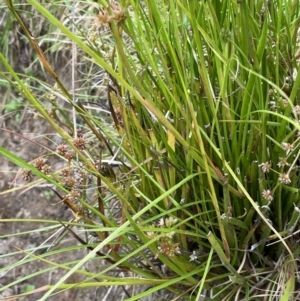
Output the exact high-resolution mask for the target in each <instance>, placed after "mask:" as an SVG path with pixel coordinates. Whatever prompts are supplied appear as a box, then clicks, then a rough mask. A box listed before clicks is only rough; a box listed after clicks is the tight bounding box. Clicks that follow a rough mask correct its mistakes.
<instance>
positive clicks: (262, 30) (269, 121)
mask: <svg viewBox="0 0 300 301" xmlns="http://www.w3.org/2000/svg"><path fill="white" fill-rule="evenodd" d="M5 2H6V5H7V7H8V9H9V10H10V12H11V14H12V15H13V16H14V18H15V20H17V22H18V23H19V24H20V26H21V28H22V31H23V32H24V34H25V36H26V38H27V39H28V41H29V42H30V44H31V46H32V48H33V49H34V51H35V53H36V56H37V60H38V61H39V62H40V63H41V64H42V65H43V67H44V69H45V70H46V71H47V72H48V74H49V75H50V76H51V77H52V82H53V81H54V82H55V85H54V84H51V83H50V82H40V81H39V80H38V79H37V78H31V81H30V82H31V83H35V85H36V84H37V83H38V84H39V85H40V86H42V87H43V88H44V89H45V90H47V91H48V92H47V93H45V94H43V97H41V96H40V95H41V94H40V91H38V92H39V93H37V92H36V91H35V90H33V89H30V87H29V86H28V82H26V81H25V80H26V76H24V75H21V74H18V73H17V72H15V71H14V69H13V68H12V67H11V63H10V62H9V59H8V58H7V57H6V56H5V53H2V54H0V61H1V66H2V67H1V70H2V71H1V73H0V74H1V77H3V78H4V79H5V81H6V82H7V83H9V85H10V86H11V87H12V88H13V89H15V90H17V91H18V92H19V93H20V95H22V97H23V98H24V99H26V101H27V102H28V107H30V109H32V110H35V113H36V114H38V115H40V116H42V117H43V118H44V119H45V120H47V122H48V123H49V124H50V125H51V126H52V128H53V131H54V132H55V133H56V134H57V135H58V136H59V137H60V138H61V143H60V144H57V145H55V146H53V148H52V150H51V153H49V154H48V156H51V157H56V158H57V160H58V161H60V162H63V165H64V166H63V167H62V168H59V169H56V170H55V169H54V168H52V167H51V165H50V164H49V161H48V160H47V156H46V157H45V156H40V157H38V158H36V159H35V160H34V161H33V162H25V161H23V160H22V159H21V158H19V157H18V156H17V155H15V154H13V153H12V152H10V151H9V150H8V149H5V148H0V153H1V155H2V156H5V157H6V158H7V159H8V160H10V161H12V162H14V163H15V164H16V165H18V166H20V167H21V168H22V171H21V172H20V177H21V176H22V177H23V179H24V180H27V181H37V180H40V181H41V182H47V183H48V187H49V188H48V189H49V190H51V191H53V192H54V193H55V195H56V196H57V198H58V200H59V203H60V204H61V205H63V204H64V205H66V206H67V207H68V208H69V209H70V210H71V211H72V212H73V213H74V220H73V221H72V222H66V221H59V222H58V221H57V222H55V224H56V226H59V227H62V229H63V230H64V231H66V232H69V233H71V234H72V236H73V238H74V242H76V241H77V242H79V243H80V244H81V245H77V248H82V246H84V247H86V248H87V249H88V250H89V251H90V252H89V253H88V254H87V255H86V256H84V257H82V259H81V260H78V261H76V262H72V263H70V262H67V260H66V262H65V263H63V264H59V265H57V264H56V263H55V262H54V261H53V260H48V259H47V256H50V255H53V253H52V252H54V251H52V250H51V248H50V249H49V251H48V252H46V253H44V254H42V255H36V254H34V253H33V252H29V251H24V252H25V253H28V254H27V255H26V256H27V258H28V260H37V261H38V260H42V261H47V260H48V262H49V265H50V266H51V267H52V268H53V269H55V268H57V267H59V268H62V269H65V270H66V273H65V275H64V276H63V277H62V278H61V279H60V281H58V282H57V283H54V284H51V285H48V286H47V287H46V290H47V291H46V292H45V294H44V296H43V297H42V299H40V300H46V299H47V298H48V297H49V296H51V295H52V294H54V293H55V292H57V291H60V290H65V289H72V287H77V288H78V287H81V288H87V287H102V286H108V287H109V286H126V287H127V288H128V289H130V288H132V287H133V286H136V287H139V288H140V289H136V290H135V289H132V290H130V293H129V295H128V296H127V299H126V300H132V301H133V300H143V299H142V298H144V297H146V296H148V295H149V296H150V295H151V294H153V293H155V292H159V291H164V292H165V291H170V296H169V297H168V298H169V299H168V300H171V299H172V298H175V299H176V298H181V300H202V299H201V298H205V299H203V300H262V299H263V300H280V301H285V300H297V299H298V298H299V294H300V292H299V284H298V280H299V279H298V277H299V275H298V260H299V247H298V239H299V235H298V233H299V225H298V221H299V217H300V207H299V206H300V203H299V188H298V186H299V155H300V148H299V146H300V141H299V136H300V135H299V133H300V125H299V116H300V103H299V97H300V95H299V91H300V89H299V86H300V75H299V73H298V66H299V53H300V52H299V41H300V40H299V22H300V13H299V9H300V4H299V1H297V0H294V1H293V0H275V1H266V0H255V1H253V0H245V1H231V0H227V1H220V0H214V1H196V0H174V1H163V0H160V1H152V0H146V1H134V0H127V1H119V3H117V2H114V1H105V0H102V1H96V2H93V3H92V2H91V3H90V5H93V7H94V10H93V11H89V13H90V15H92V14H94V16H93V18H91V19H90V24H91V26H90V27H88V28H87V27H86V26H85V24H84V22H76V19H74V18H73V19H72V17H71V16H69V20H71V21H70V22H62V21H61V16H58V15H59V14H58V12H57V11H55V10H53V11H52V9H53V8H50V7H47V6H45V5H43V4H41V3H39V2H38V1H35V0H27V3H28V5H29V6H30V7H33V8H34V9H35V10H36V11H37V13H38V14H40V16H41V17H43V18H44V19H45V20H47V22H48V23H49V24H50V26H51V28H55V30H57V31H59V32H60V33H62V35H63V36H64V43H71V45H72V47H73V48H72V49H73V50H74V49H76V51H73V52H72V55H73V56H72V63H73V66H74V68H75V66H76V59H78V58H79V57H81V58H82V62H85V63H86V64H90V65H89V66H99V67H101V68H102V70H104V71H103V72H102V73H101V76H103V74H106V79H105V80H102V81H101V79H100V78H99V75H98V74H97V73H93V72H91V71H90V72H86V73H85V77H83V78H84V79H85V81H84V80H83V81H82V82H79V84H78V83H77V86H76V89H75V84H74V85H73V90H70V89H68V88H67V87H66V86H65V85H64V84H63V83H62V80H61V79H60V78H59V76H58V75H57V74H56V73H55V71H54V69H53V68H52V67H51V63H50V62H49V60H48V59H46V56H45V54H44V51H43V50H42V49H41V47H40V46H39V43H38V41H37V39H38V37H36V36H34V34H33V33H32V29H31V28H30V26H28V24H26V22H24V19H23V18H22V11H20V10H18V6H17V5H15V4H14V3H13V2H12V1H10V0H6V1H5ZM67 2H68V1H67ZM69 5H70V7H71V5H72V3H70V4H69ZM82 5H84V4H83V3H82ZM73 8H74V4H73ZM54 12H55V13H54ZM55 14H57V16H56V15H55ZM103 32H105V35H103V34H102V33H103ZM56 43H59V41H56ZM57 47H63V46H61V45H58V46H57ZM90 70H94V69H90ZM91 80H92V81H94V82H101V83H102V85H101V87H98V88H99V90H101V97H102V98H104V99H105V101H106V107H105V108H102V109H100V110H97V105H98V104H97V99H94V100H91V101H89V100H86V98H84V97H81V96H82V93H83V92H82V93H81V91H86V86H87V85H88V83H89V82H90V81H91ZM73 83H74V82H73ZM58 99H63V100H64V101H66V102H67V103H68V104H69V105H70V106H71V110H72V114H70V113H68V112H64V110H63V109H62V107H61V105H60V104H59V102H58ZM98 109H99V107H98ZM33 175H34V177H33ZM31 183H35V182H31ZM27 185H28V184H27ZM29 185H30V184H29ZM6 222H8V221H6ZM52 222H53V221H52ZM75 226H77V228H76V227H75ZM49 227H50V226H49ZM78 227H80V229H84V231H85V232H86V233H88V234H89V236H88V237H87V238H86V240H84V239H83V238H82V237H81V236H80V233H77V232H78ZM45 229H46V228H45ZM47 229H48V228H47ZM55 229H56V228H55ZM41 231H42V230H41ZM79 232H80V231H79ZM91 237H94V238H95V239H93V240H90V238H91ZM60 251H61V252H65V251H67V250H65V249H60ZM95 258H99V259H101V261H103V262H106V263H108V267H107V268H106V269H102V270H101V271H100V272H99V271H98V272H86V271H85V270H84V267H85V265H86V264H87V263H89V262H91V261H93V260H95ZM20 264H23V263H20ZM12 268H13V267H11V266H8V267H5V268H4V270H9V269H12ZM115 269H118V271H119V272H120V273H123V274H122V275H123V277H119V276H115V275H113V276H112V274H111V272H112V271H113V270H115ZM44 272H45V273H46V272H47V271H44ZM74 273H79V274H81V275H84V277H85V280H84V281H82V282H80V283H72V284H70V283H68V284H66V280H67V279H68V278H69V277H70V276H71V275H72V274H74ZM31 276H32V277H34V276H36V275H31ZM21 280H22V279H21ZM31 283H34V281H33V280H31ZM9 285H13V284H8V285H7V286H9ZM7 286H6V287H7ZM2 289H3V288H2ZM0 290H1V288H0ZM31 293H32V292H31ZM152 296H154V295H152ZM149 298H150V297H149ZM156 298H157V297H153V300H158V299H156ZM175 299H174V300H175ZM164 300H167V297H165V299H164ZM176 300H177V299H176Z"/></svg>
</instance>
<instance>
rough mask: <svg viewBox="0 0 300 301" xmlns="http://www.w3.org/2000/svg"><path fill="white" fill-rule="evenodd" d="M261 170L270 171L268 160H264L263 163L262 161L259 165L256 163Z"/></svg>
mask: <svg viewBox="0 0 300 301" xmlns="http://www.w3.org/2000/svg"><path fill="white" fill-rule="evenodd" d="M258 166H259V167H260V168H261V170H262V171H263V172H264V173H268V172H269V171H270V168H271V166H272V165H271V163H269V162H265V163H262V164H260V165H258Z"/></svg>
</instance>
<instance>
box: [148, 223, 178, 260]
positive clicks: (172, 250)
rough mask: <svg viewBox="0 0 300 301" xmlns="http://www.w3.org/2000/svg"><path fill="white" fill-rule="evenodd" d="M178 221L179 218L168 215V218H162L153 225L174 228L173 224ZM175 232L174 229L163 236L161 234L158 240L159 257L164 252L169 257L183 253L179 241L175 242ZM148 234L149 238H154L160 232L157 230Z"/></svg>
mask: <svg viewBox="0 0 300 301" xmlns="http://www.w3.org/2000/svg"><path fill="white" fill-rule="evenodd" d="M177 222H178V219H176V218H173V217H168V218H166V219H164V218H161V219H160V220H159V221H158V223H157V224H156V225H153V226H154V227H155V226H156V227H159V228H168V229H170V228H172V226H173V225H175V224H176V223H177ZM174 234H175V232H174V231H167V232H165V233H164V234H163V235H162V236H159V238H158V240H157V248H158V252H157V254H156V256H155V258H157V257H158V256H159V255H160V254H164V255H166V256H168V257H174V256H175V255H177V254H181V252H180V247H179V243H175V242H174V241H173V236H174ZM147 236H148V237H149V238H154V237H156V236H158V233H156V232H150V231H149V232H147Z"/></svg>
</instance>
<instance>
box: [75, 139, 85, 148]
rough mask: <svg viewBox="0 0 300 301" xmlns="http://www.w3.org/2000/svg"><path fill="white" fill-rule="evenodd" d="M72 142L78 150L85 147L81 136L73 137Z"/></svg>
mask: <svg viewBox="0 0 300 301" xmlns="http://www.w3.org/2000/svg"><path fill="white" fill-rule="evenodd" d="M73 144H74V146H75V147H77V148H78V149H80V150H83V149H85V139H84V138H82V137H79V138H74V139H73Z"/></svg>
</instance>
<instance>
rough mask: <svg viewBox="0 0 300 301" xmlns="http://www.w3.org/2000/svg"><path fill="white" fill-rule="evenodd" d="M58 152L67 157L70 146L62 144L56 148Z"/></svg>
mask: <svg viewBox="0 0 300 301" xmlns="http://www.w3.org/2000/svg"><path fill="white" fill-rule="evenodd" d="M56 152H57V153H58V154H60V155H65V154H66V153H67V152H68V146H67V145H65V144H60V145H59V146H58V147H57V148H56Z"/></svg>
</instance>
